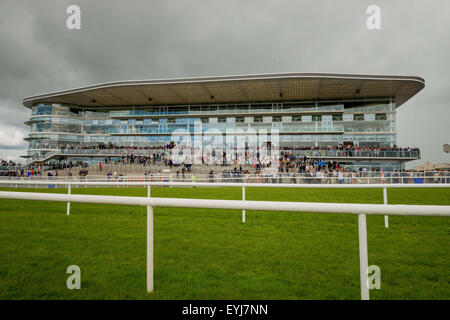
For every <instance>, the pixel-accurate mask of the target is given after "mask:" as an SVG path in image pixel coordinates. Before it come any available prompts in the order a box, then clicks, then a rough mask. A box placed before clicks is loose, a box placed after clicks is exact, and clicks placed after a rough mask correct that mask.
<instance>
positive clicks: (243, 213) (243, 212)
mask: <svg viewBox="0 0 450 320" xmlns="http://www.w3.org/2000/svg"><path fill="white" fill-rule="evenodd" d="M242 201H245V186H242ZM242 223H245V209H243V210H242Z"/></svg>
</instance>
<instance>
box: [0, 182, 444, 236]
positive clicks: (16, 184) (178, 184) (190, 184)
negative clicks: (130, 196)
mask: <svg viewBox="0 0 450 320" xmlns="http://www.w3.org/2000/svg"><path fill="white" fill-rule="evenodd" d="M0 181H1V180H0ZM2 182H3V181H1V182H0V186H5V185H6V186H10V187H11V188H14V187H15V188H18V187H19V186H22V185H26V186H27V187H28V188H31V186H34V187H35V188H38V186H47V187H56V186H63V187H67V193H68V194H70V193H71V186H81V187H105V186H112V187H123V186H143V187H147V188H148V192H149V194H150V188H151V186H156V187H157V186H160V187H164V186H169V187H241V188H242V200H245V187H263V188H311V189H317V188H319V189H323V188H332V189H335V188H338V189H348V188H349V189H355V188H358V189H364V188H383V203H384V204H388V202H387V201H388V200H387V199H388V194H387V189H389V188H408V189H410V188H413V189H414V188H450V184H447V183H443V184H404V185H403V184H362V185H359V184H283V183H275V184H271V183H242V182H235V183H232V184H230V183H209V182H195V183H194V182H168V181H161V180H160V181H134V180H131V181H129V180H128V181H114V180H113V181H52V180H51V181H41V180H11V181H7V182H4V183H2ZM67 215H70V202H68V203H67ZM388 219H389V218H388V216H387V215H386V216H385V218H384V225H385V227H386V228H389V221H388ZM242 222H243V223H245V210H244V209H243V210H242Z"/></svg>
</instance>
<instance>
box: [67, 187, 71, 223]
mask: <svg viewBox="0 0 450 320" xmlns="http://www.w3.org/2000/svg"><path fill="white" fill-rule="evenodd" d="M70 193H71V190H70V183H68V184H67V194H70ZM67 215H68V216H69V215H70V202H67Z"/></svg>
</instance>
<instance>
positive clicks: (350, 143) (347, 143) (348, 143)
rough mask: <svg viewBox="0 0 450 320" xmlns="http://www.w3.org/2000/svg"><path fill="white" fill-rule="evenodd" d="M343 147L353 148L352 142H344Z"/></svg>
mask: <svg viewBox="0 0 450 320" xmlns="http://www.w3.org/2000/svg"><path fill="white" fill-rule="evenodd" d="M344 146H349V147H353V141H344Z"/></svg>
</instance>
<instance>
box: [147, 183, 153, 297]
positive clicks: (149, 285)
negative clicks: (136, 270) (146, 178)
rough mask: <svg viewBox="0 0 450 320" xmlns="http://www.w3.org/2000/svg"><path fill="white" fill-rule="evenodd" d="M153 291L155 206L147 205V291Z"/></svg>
mask: <svg viewBox="0 0 450 320" xmlns="http://www.w3.org/2000/svg"><path fill="white" fill-rule="evenodd" d="M149 190H150V188H149ZM152 291H153V207H151V206H147V292H148V293H150V292H152Z"/></svg>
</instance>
